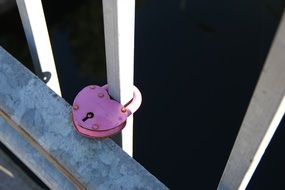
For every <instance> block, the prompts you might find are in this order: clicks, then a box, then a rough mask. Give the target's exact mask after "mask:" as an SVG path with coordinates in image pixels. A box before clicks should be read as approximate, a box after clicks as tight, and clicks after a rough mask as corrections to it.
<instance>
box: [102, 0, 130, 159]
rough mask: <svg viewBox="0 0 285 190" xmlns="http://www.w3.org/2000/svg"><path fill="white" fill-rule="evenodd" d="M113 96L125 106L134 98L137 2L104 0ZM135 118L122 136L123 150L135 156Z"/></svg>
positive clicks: (107, 56) (106, 45)
mask: <svg viewBox="0 0 285 190" xmlns="http://www.w3.org/2000/svg"><path fill="white" fill-rule="evenodd" d="M102 2H103V16H104V30H105V48H106V62H107V78H108V84H109V93H110V95H111V96H112V97H113V98H114V99H116V100H118V101H120V102H121V103H122V104H126V103H128V102H129V101H130V100H131V99H132V97H133V78H134V74H133V73H134V71H133V70H134V24H135V22H134V21H135V0H102ZM132 126H133V118H132V116H131V117H129V118H128V122H127V126H126V127H125V129H124V130H123V132H122V148H123V150H125V151H126V152H127V153H128V154H129V155H131V156H132V152H133V128H132Z"/></svg>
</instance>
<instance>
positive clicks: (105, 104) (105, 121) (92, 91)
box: [72, 85, 142, 138]
mask: <svg viewBox="0 0 285 190" xmlns="http://www.w3.org/2000/svg"><path fill="white" fill-rule="evenodd" d="M141 102H142V96H141V93H140V91H139V90H138V89H137V88H136V87H135V86H134V96H133V99H132V100H131V101H130V103H128V104H127V105H125V106H123V105H121V104H120V103H119V102H117V101H115V100H113V99H111V98H110V96H109V94H108V85H104V86H103V87H100V86H96V85H89V86H87V87H85V88H83V89H82V90H81V91H80V92H79V93H78V94H77V96H76V97H75V99H74V102H73V106H72V108H73V109H72V119H73V124H74V127H75V128H76V130H77V131H78V132H79V133H80V134H82V135H84V136H87V137H97V138H103V137H109V136H112V135H114V134H117V133H118V132H120V131H121V130H122V129H123V128H124V127H125V126H126V121H127V118H128V116H130V115H131V114H133V113H134V112H135V111H136V110H137V109H138V108H139V107H140V105H141Z"/></svg>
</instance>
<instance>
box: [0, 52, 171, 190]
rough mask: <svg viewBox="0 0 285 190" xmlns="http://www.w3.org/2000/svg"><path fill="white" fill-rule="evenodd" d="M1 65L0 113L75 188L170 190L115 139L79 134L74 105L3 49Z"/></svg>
mask: <svg viewBox="0 0 285 190" xmlns="http://www.w3.org/2000/svg"><path fill="white" fill-rule="evenodd" d="M0 63H1V64H0V110H1V111H0V115H1V116H2V117H3V118H4V119H5V121H6V122H8V123H9V125H10V126H11V127H13V128H14V129H15V130H16V131H17V132H18V133H19V134H20V135H21V136H22V137H23V139H25V141H27V142H28V143H29V144H31V145H32V146H33V147H34V149H35V150H37V151H38V152H39V153H40V154H41V155H42V156H43V157H44V158H46V159H47V160H48V161H49V162H50V163H51V164H52V165H53V166H54V167H55V168H56V169H57V170H58V171H60V172H61V173H62V174H63V175H64V176H65V177H66V178H67V179H68V180H69V181H70V182H71V183H72V184H73V185H74V186H75V187H76V188H78V189H99V190H100V189H167V187H166V186H164V185H163V184H162V183H161V182H159V181H158V180H157V179H156V178H155V177H154V176H152V175H151V174H150V173H149V172H148V171H147V170H146V169H144V168H143V167H142V166H141V165H140V164H139V163H137V162H136V161H135V160H133V159H132V158H131V157H129V156H128V155H127V154H126V153H125V152H124V151H123V150H122V149H121V148H120V147H119V146H117V145H116V144H115V143H114V142H113V141H112V140H110V139H88V138H85V137H83V136H81V135H79V134H78V133H77V132H76V131H75V129H74V128H73V125H72V119H71V107H70V105H69V104H68V103H66V102H65V101H64V100H63V99H62V98H60V97H59V96H57V95H56V94H55V93H54V92H53V91H52V90H50V89H49V88H48V87H47V86H46V85H45V84H44V83H43V82H42V81H40V80H39V79H38V78H37V77H36V76H34V75H33V74H32V73H31V72H30V71H29V70H27V69H26V68H25V67H24V66H23V65H22V64H20V63H19V62H18V61H17V60H16V59H15V58H13V57H12V56H11V55H9V54H8V53H7V52H6V51H5V50H3V49H2V48H0ZM15 138H17V137H16V136H15ZM15 141H16V139H15ZM13 151H17V150H16V149H14V150H13ZM22 154H24V155H22V156H25V154H30V152H26V153H25V152H23V153H22ZM35 164H41V163H35ZM51 180H52V179H51ZM55 183H56V181H55Z"/></svg>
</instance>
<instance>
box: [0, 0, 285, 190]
mask: <svg viewBox="0 0 285 190" xmlns="http://www.w3.org/2000/svg"><path fill="white" fill-rule="evenodd" d="M43 3H44V7H45V12H46V16H47V22H48V25H49V31H50V36H51V41H52V46H53V50H54V55H55V61H56V63H57V69H58V73H59V79H60V82H61V87H62V91H63V97H64V98H65V99H66V100H67V101H68V102H69V103H71V102H72V101H73V98H74V97H75V95H76V93H77V92H78V91H79V89H81V88H82V87H84V86H86V85H88V84H90V83H94V84H99V85H102V84H104V83H105V82H106V74H105V73H106V68H105V52H104V39H103V25H102V8H101V6H102V5H101V1H97V0H96V1H91V0H90V1H87V0H86V1H81V2H80V4H78V2H75V1H66V0H58V1H45V2H43ZM136 3H137V9H136V31H135V84H136V85H137V86H138V87H139V88H140V89H141V91H142V94H143V104H142V107H141V109H140V110H139V111H138V112H137V113H136V114H135V125H134V158H135V159H136V160H137V161H138V162H140V163H141V164H142V165H143V166H144V167H145V168H146V169H148V170H149V171H150V172H151V173H153V174H154V175H155V176H156V177H157V178H159V179H160V180H161V181H162V182H163V183H165V184H166V185H167V186H168V187H169V188H171V189H216V187H217V185H218V182H219V179H220V177H221V175H222V172H223V169H224V166H225V164H226V161H227V159H228V156H229V153H230V151H231V148H232V145H233V143H234V140H235V137H236V135H237V132H238V130H239V127H240V124H241V122H242V119H243V117H244V114H245V111H246V109H247V106H248V103H249V101H250V98H251V95H252V93H253V90H254V87H255V84H256V82H257V79H258V76H259V73H260V71H261V69H262V66H263V63H264V61H265V58H266V55H267V53H268V50H269V47H270V44H271V41H272V38H273V36H274V34H275V31H276V28H277V26H278V23H279V20H280V17H281V14H282V11H283V8H284V3H285V2H284V1H281V0H262V1H257V0H255V1H246V0H240V1H233V0H229V1H218V2H217V1H209V0H193V1H190V0H164V1H163V0H153V1H151V0H138V1H137V2H136ZM0 23H1V24H2V25H3V23H5V24H6V27H3V28H2V27H1V31H0V45H2V46H3V47H5V48H6V49H7V50H8V51H10V52H12V54H13V55H14V56H15V57H17V58H18V59H19V60H21V61H22V62H24V63H26V64H27V66H28V67H29V68H31V69H32V66H31V60H30V57H29V54H28V50H27V45H26V42H25V38H24V35H23V31H22V28H21V25H20V20H19V17H18V15H17V10H16V9H12V10H11V11H9V12H7V13H5V14H2V15H1V17H0ZM284 122H285V121H284V119H283V121H282V123H281V125H280V127H279V128H278V130H277V132H276V134H275V136H274V138H273V140H272V142H271V143H270V146H269V148H268V149H267V151H266V153H265V155H264V157H263V159H262V161H261V163H260V164H259V166H258V168H257V170H256V172H255V174H254V176H253V178H252V180H251V182H250V184H249V186H248V189H257V190H258V189H284V187H285V182H284V180H283V176H284V175H283V171H284V169H285V164H284V161H285V154H284V151H283V149H284V148H283V147H284V145H285V141H284V135H285V131H284V130H285V129H284V125H285V123H284Z"/></svg>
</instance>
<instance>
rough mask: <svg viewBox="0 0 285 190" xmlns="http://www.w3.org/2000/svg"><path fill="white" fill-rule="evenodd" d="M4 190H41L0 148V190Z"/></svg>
mask: <svg viewBox="0 0 285 190" xmlns="http://www.w3.org/2000/svg"><path fill="white" fill-rule="evenodd" d="M5 189H21V190H40V189H43V188H41V187H40V186H39V185H38V184H37V183H35V182H34V181H33V179H31V178H30V177H29V176H28V175H27V174H26V173H25V172H24V171H23V170H21V168H20V167H19V166H17V164H15V163H14V162H13V160H12V159H11V158H9V157H8V156H7V155H6V154H5V152H4V151H3V150H1V148H0V190H5Z"/></svg>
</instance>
